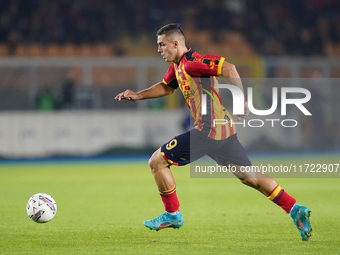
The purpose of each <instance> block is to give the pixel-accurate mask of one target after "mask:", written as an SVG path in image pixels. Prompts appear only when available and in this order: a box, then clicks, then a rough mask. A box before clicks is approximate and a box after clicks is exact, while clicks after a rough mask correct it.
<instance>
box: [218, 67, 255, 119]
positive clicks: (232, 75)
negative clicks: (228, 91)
mask: <svg viewBox="0 0 340 255" xmlns="http://www.w3.org/2000/svg"><path fill="white" fill-rule="evenodd" d="M222 77H223V78H224V79H225V80H226V82H227V83H228V84H232V85H235V86H236V87H238V88H239V89H241V90H242V93H243V95H244V89H243V85H242V82H241V78H240V75H239V73H238V72H237V70H236V67H235V66H234V65H233V64H230V63H228V62H226V61H225V62H223V65H222ZM249 113H250V110H249V107H248V103H247V102H245V103H244V114H243V115H237V116H236V118H237V120H238V121H240V120H242V119H243V118H246V117H247V116H248V115H249Z"/></svg>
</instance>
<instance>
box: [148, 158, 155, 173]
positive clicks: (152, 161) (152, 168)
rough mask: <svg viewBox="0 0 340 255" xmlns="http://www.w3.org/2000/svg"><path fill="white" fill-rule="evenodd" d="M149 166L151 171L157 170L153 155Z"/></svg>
mask: <svg viewBox="0 0 340 255" xmlns="http://www.w3.org/2000/svg"><path fill="white" fill-rule="evenodd" d="M149 167H150V170H151V173H152V174H154V172H155V171H154V169H155V168H156V160H155V158H154V156H153V155H152V156H151V158H150V159H149Z"/></svg>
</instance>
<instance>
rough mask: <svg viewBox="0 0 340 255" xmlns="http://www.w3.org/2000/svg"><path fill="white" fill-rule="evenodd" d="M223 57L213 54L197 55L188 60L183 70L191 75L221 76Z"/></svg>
mask: <svg viewBox="0 0 340 255" xmlns="http://www.w3.org/2000/svg"><path fill="white" fill-rule="evenodd" d="M224 60H225V59H224V58H223V57H220V56H214V55H203V56H197V57H195V58H194V60H193V61H192V62H189V63H188V65H187V66H186V68H185V70H186V71H187V73H188V74H189V75H190V76H192V77H201V76H221V75H222V65H223V62H224Z"/></svg>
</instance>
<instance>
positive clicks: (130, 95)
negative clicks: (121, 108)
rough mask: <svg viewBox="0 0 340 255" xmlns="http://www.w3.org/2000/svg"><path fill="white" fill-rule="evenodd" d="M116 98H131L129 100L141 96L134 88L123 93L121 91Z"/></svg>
mask: <svg viewBox="0 0 340 255" xmlns="http://www.w3.org/2000/svg"><path fill="white" fill-rule="evenodd" d="M115 99H116V100H117V101H121V100H122V99H125V100H129V101H136V100H139V96H138V94H137V93H136V92H133V91H132V90H129V89H127V90H125V91H124V92H122V93H119V94H118V95H117V96H116V97H115Z"/></svg>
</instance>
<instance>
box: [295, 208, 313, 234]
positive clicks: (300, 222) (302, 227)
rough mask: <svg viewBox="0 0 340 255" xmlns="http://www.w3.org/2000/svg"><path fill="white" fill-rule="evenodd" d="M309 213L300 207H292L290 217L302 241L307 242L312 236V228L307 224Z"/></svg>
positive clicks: (306, 209)
mask: <svg viewBox="0 0 340 255" xmlns="http://www.w3.org/2000/svg"><path fill="white" fill-rule="evenodd" d="M310 213H311V211H310V210H309V209H308V208H307V207H305V206H301V205H294V207H293V209H292V211H291V213H290V217H292V219H293V222H294V224H295V226H296V227H297V229H298V230H299V232H300V235H301V238H302V241H308V240H309V238H310V237H311V236H312V230H313V229H312V227H311V225H310V222H309V217H310Z"/></svg>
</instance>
